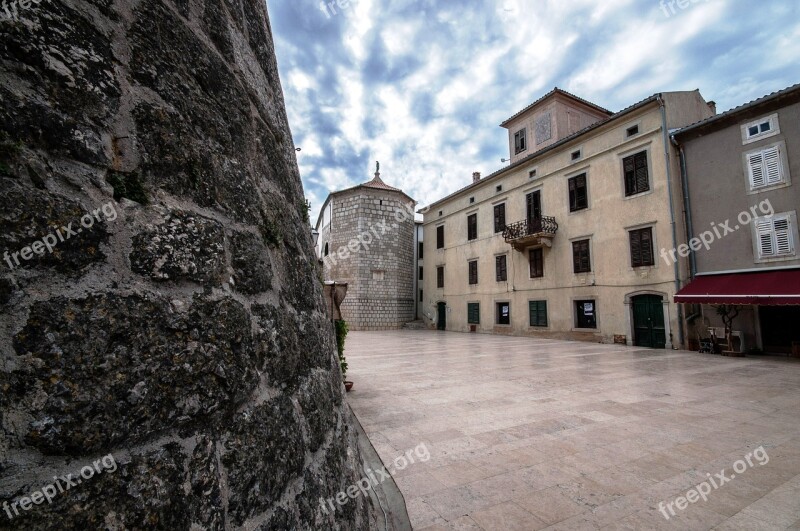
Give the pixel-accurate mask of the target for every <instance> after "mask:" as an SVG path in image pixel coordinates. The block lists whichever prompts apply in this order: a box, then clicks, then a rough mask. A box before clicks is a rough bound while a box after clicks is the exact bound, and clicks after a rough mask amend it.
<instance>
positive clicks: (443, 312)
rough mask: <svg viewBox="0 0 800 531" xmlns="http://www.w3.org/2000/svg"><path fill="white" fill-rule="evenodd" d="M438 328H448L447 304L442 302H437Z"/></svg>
mask: <svg viewBox="0 0 800 531" xmlns="http://www.w3.org/2000/svg"><path fill="white" fill-rule="evenodd" d="M436 317H437V318H436V328H437V329H438V330H447V304H446V303H444V302H440V303H437V304H436Z"/></svg>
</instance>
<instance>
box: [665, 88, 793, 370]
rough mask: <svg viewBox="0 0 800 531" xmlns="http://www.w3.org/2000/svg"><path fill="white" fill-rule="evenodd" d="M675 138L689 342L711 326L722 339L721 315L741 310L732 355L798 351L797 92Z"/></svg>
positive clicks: (759, 102) (750, 106) (694, 127)
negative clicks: (688, 277) (688, 278)
mask: <svg viewBox="0 0 800 531" xmlns="http://www.w3.org/2000/svg"><path fill="white" fill-rule="evenodd" d="M673 136H674V138H675V141H676V143H677V144H678V147H679V150H680V154H681V155H682V157H683V164H682V165H681V167H682V168H683V169H684V171H685V174H684V183H685V185H686V192H687V193H686V194H684V198H685V199H684V200H685V206H684V209H685V210H686V212H687V223H688V226H687V240H688V243H690V244H691V245H687V246H685V247H684V248H683V249H680V250H679V252H681V253H682V254H683V255H688V257H689V263H690V269H691V274H692V278H693V281H692V282H691V283H690V284H689V285H688V286H686V287H684V289H683V290H681V292H680V293H678V294H677V296H676V297H675V299H676V301H677V302H680V303H684V305H685V307H686V314H687V320H688V321H690V326H691V328H692V333H691V335H690V339H693V340H697V339H698V337H708V335H709V328H713V329H714V332H715V333H717V335H718V337H722V336H723V335H724V331H723V329H722V327H723V322H722V320H721V319H720V317H719V316H718V315H717V313H716V310H717V308H718V307H719V306H721V305H736V306H738V311H739V315H738V316H737V318H736V319H735V321H734V323H733V331H734V334H735V337H736V338H737V340H735V342H734V344H733V345H732V346H733V348H734V350H738V351H741V352H745V351H747V350H748V349H751V348H757V349H760V350H763V351H765V352H770V353H778V354H780V353H788V352H790V351H791V350H792V348H793V347H794V350H795V353H800V352H798V348H800V328H798V326H797V323H799V322H800V253H798V244H800V231H799V230H798V224H797V213H798V209H799V208H800V207H798V205H800V184H798V178H800V85H794V86H792V87H789V88H787V89H784V90H781V91H779V92H776V93H774V94H770V95H768V96H765V97H763V98H760V99H758V100H755V101H752V102H750V103H747V104H744V105H741V106H739V107H736V108H735V109H731V110H730V111H727V112H725V113H722V114H719V115H716V116H714V117H712V118H709V119H707V120H704V121H701V122H699V123H696V124H693V125H691V126H689V127H686V128H684V129H681V130H680V131H678V132H677V133H675V134H674V135H673ZM697 242H700V243H697ZM701 244H702V245H701ZM687 328H688V327H687ZM694 346H697V345H694Z"/></svg>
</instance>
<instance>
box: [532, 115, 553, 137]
mask: <svg viewBox="0 0 800 531" xmlns="http://www.w3.org/2000/svg"><path fill="white" fill-rule="evenodd" d="M552 136H553V134H552V128H551V126H550V113H549V112H548V113H545V114H543V115H541V116H539V117H538V118H537V119H536V143H537V144H541V143H542V142H546V141H548V140H550V138H551V137H552Z"/></svg>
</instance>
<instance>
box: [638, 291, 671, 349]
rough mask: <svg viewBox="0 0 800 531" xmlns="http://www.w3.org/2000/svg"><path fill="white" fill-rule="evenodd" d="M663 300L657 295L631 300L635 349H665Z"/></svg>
mask: <svg viewBox="0 0 800 531" xmlns="http://www.w3.org/2000/svg"><path fill="white" fill-rule="evenodd" d="M662 301H663V299H662V298H661V297H660V296H658V295H640V296H638V297H634V298H633V335H634V338H633V344H634V345H636V346H637V347H648V348H666V346H667V331H666V328H665V327H664V307H663V304H662Z"/></svg>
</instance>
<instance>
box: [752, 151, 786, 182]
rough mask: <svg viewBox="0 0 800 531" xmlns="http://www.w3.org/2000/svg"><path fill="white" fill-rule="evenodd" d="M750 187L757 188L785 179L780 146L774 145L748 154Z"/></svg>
mask: <svg viewBox="0 0 800 531" xmlns="http://www.w3.org/2000/svg"><path fill="white" fill-rule="evenodd" d="M747 167H748V171H749V173H750V188H751V189H756V188H761V187H764V186H771V185H773V184H780V183H782V182H783V181H784V177H783V167H782V165H781V150H780V146H772V147H768V148H766V149H762V150H761V151H756V152H754V153H748V154H747Z"/></svg>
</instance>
